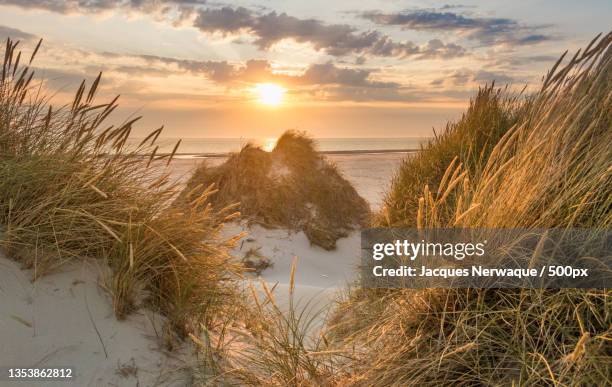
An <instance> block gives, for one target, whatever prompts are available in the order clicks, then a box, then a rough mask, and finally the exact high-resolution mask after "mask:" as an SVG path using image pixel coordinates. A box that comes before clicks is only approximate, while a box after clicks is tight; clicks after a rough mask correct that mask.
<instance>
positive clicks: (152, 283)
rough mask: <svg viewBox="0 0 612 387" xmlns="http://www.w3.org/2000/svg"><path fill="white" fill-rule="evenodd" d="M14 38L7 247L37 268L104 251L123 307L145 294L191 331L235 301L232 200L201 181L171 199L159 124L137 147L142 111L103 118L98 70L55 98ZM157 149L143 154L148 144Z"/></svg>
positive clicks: (1, 112) (2, 195) (5, 102)
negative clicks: (68, 96)
mask: <svg viewBox="0 0 612 387" xmlns="http://www.w3.org/2000/svg"><path fill="white" fill-rule="evenodd" d="M16 47H17V42H13V41H11V40H10V39H9V40H7V45H6V49H5V56H4V61H3V67H2V78H0V225H1V227H2V232H1V234H0V235H1V237H2V238H1V242H2V247H3V249H4V250H5V252H6V253H7V255H8V256H9V257H11V258H13V259H17V260H19V261H21V262H23V263H24V265H25V266H26V267H28V268H31V269H32V270H33V274H34V277H35V278H36V277H39V276H41V275H44V274H46V273H48V272H50V271H52V270H56V269H58V268H59V267H61V265H63V264H65V263H67V262H70V261H74V260H80V259H85V258H94V259H100V260H102V261H103V262H105V263H107V264H108V265H109V266H110V268H111V269H112V273H113V274H112V278H111V279H110V281H109V283H108V284H107V286H108V290H109V292H110V294H111V295H112V299H113V304H114V310H115V313H116V315H117V317H119V318H122V317H124V316H125V315H126V314H128V313H129V312H131V311H132V310H134V309H135V308H137V307H138V306H140V305H142V304H143V303H147V304H148V305H149V306H151V307H153V308H156V309H158V310H160V311H161V312H162V313H163V314H165V315H166V316H167V317H168V321H169V327H171V328H173V329H172V330H171V331H173V332H177V333H179V334H180V335H184V334H185V333H187V332H191V331H194V330H198V329H199V327H200V324H202V323H210V321H211V318H212V316H213V315H214V313H215V312H221V311H222V309H223V305H224V304H225V303H226V302H229V301H230V300H231V294H232V292H233V287H232V286H230V285H229V283H230V282H231V281H232V279H234V278H235V274H236V273H237V272H238V271H239V268H238V267H237V266H236V265H234V264H233V263H232V262H231V261H230V258H231V257H230V255H229V253H228V251H229V248H230V247H231V246H232V245H233V243H234V240H233V239H231V238H230V239H223V238H221V237H220V235H219V231H220V229H221V228H222V227H223V222H224V221H226V220H228V219H230V218H232V217H233V216H235V214H233V210H232V209H231V208H218V209H213V208H212V207H211V206H209V205H208V200H209V196H210V195H211V194H213V191H212V190H210V189H209V190H204V191H203V192H201V193H200V194H199V195H198V196H197V197H193V198H192V199H191V201H190V202H185V203H183V204H182V205H181V206H180V207H176V206H174V207H173V206H170V205H169V204H171V202H172V200H173V199H174V198H175V197H176V195H177V193H178V187H177V186H175V185H173V184H170V183H169V182H168V176H167V175H166V174H165V172H164V171H163V170H162V169H161V168H160V167H159V166H160V165H162V163H164V164H165V163H169V162H170V160H171V158H172V155H168V156H156V149H157V147H156V146H155V141H156V139H157V137H158V136H159V134H160V133H161V130H162V129H161V128H160V129H158V130H155V131H153V132H152V133H151V134H150V135H149V136H148V137H147V138H146V139H145V140H144V141H143V142H142V143H141V144H140V145H139V146H137V147H133V148H128V147H127V145H126V140H127V138H128V137H129V135H130V132H131V129H132V125H133V124H134V123H135V122H136V121H137V120H138V118H134V119H131V120H129V121H127V122H125V123H123V124H122V125H119V126H112V125H108V124H106V122H107V120H108V116H109V115H110V114H111V113H112V112H113V111H114V110H115V109H116V107H117V103H116V102H117V98H115V99H113V100H112V101H110V102H108V103H97V102H95V94H96V91H97V89H98V86H99V83H100V79H101V74H100V75H99V76H98V77H97V78H96V79H95V81H94V82H93V84H92V85H91V87H89V88H87V87H86V85H85V82H83V83H82V84H81V85H80V87H79V89H78V91H77V93H76V95H75V98H74V100H73V101H72V103H70V104H67V105H65V106H60V107H55V106H52V104H51V99H50V97H49V96H48V95H46V94H45V91H44V90H45V89H44V87H43V84H42V82H38V81H36V80H35V78H34V71H33V70H32V69H31V68H30V65H31V63H32V61H33V60H34V56H35V54H36V51H37V50H38V47H40V43H39V45H38V46H37V47H36V49H35V50H34V51H33V53H32V55H31V58H28V59H29V61H28V60H26V59H24V58H25V55H24V54H23V53H22V52H20V51H18V50H17V49H16ZM143 153H144V154H149V155H150V156H149V157H148V158H143V157H141V156H140V155H141V154H143Z"/></svg>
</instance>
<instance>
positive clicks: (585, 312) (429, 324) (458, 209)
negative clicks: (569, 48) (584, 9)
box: [332, 34, 612, 386]
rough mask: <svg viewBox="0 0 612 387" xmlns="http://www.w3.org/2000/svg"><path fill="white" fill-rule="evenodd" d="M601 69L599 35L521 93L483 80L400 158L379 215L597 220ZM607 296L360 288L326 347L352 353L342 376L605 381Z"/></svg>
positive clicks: (611, 120)
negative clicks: (445, 122) (466, 104)
mask: <svg viewBox="0 0 612 387" xmlns="http://www.w3.org/2000/svg"><path fill="white" fill-rule="evenodd" d="M611 74H612V34H608V35H606V36H603V37H602V38H600V39H597V38H596V39H595V40H594V41H593V42H592V43H591V44H590V45H589V47H587V49H585V50H583V51H579V52H578V53H577V54H576V55H575V56H574V57H573V59H571V60H570V61H569V63H567V64H563V63H562V62H561V60H560V61H559V62H558V63H557V64H556V65H555V67H554V68H553V70H551V71H550V72H549V73H548V74H547V76H546V77H545V80H544V83H543V87H542V89H541V90H540V91H539V92H537V93H536V94H535V95H533V96H531V97H529V98H527V99H525V100H524V101H520V100H517V99H513V98H514V97H512V98H510V99H508V97H504V96H503V95H500V94H498V92H493V89H492V88H491V87H489V88H485V89H482V90H481V91H480V92H479V94H478V96H477V98H476V99H475V100H474V101H473V102H472V105H471V107H470V109H469V110H468V111H467V113H466V114H465V115H464V116H463V117H462V118H461V120H459V121H458V122H457V123H455V124H451V125H449V127H448V128H447V132H446V133H444V134H443V135H441V136H439V137H438V138H436V139H435V140H434V141H433V142H432V143H430V144H429V145H427V146H426V147H425V148H424V149H423V150H422V151H421V152H420V154H419V155H417V156H416V157H414V158H409V159H407V160H406V161H405V162H404V163H403V165H402V166H401V169H400V171H399V173H398V175H397V177H396V179H395V181H394V184H393V187H392V191H391V192H390V194H389V195H388V197H387V201H386V204H387V208H386V211H385V212H384V213H383V214H381V215H379V217H378V219H379V222H380V223H379V225H382V226H389V225H392V226H397V225H401V226H407V227H421V228H425V227H428V228H429V227H432V228H433V227H465V228H477V227H482V228H527V229H529V228H565V227H583V228H592V229H609V228H610V226H611V225H612V211H611V210H610V209H611V208H612V192H611V188H612V175H611V174H610V171H611V170H612V169H611V165H610V161H611V160H612V148H610V146H609V144H611V143H612V129H611V128H612V127H611V124H612V104H611V103H610V101H611V100H612V76H611ZM504 101H505V102H504ZM508 101H510V102H508ZM610 301H611V293H610V291H609V290H595V289H558V290H552V289H549V290H537V289H423V290H411V289H396V290H375V289H359V290H357V291H354V292H353V293H352V295H351V296H350V297H348V298H347V300H346V301H345V302H344V303H343V304H342V305H341V306H340V308H339V309H338V310H337V312H336V315H335V317H334V319H333V322H334V325H333V326H332V330H333V331H334V332H335V336H334V337H335V339H336V343H335V345H336V346H338V347H340V348H355V356H356V361H355V362H354V363H353V364H351V366H350V376H348V377H347V378H345V379H344V380H342V381H341V382H340V384H341V385H359V386H361V385H385V386H386V385H431V386H437V385H449V384H459V385H551V386H553V385H554V386H556V385H609V384H611V383H612V378H611V375H612V357H611V353H610V338H611V337H612V303H611V302H610Z"/></svg>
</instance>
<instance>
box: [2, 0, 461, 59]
mask: <svg viewBox="0 0 612 387" xmlns="http://www.w3.org/2000/svg"><path fill="white" fill-rule="evenodd" d="M206 4H208V3H207V1H206V0H68V1H55V0H23V1H22V0H0V5H13V6H18V7H21V8H25V9H43V10H47V11H51V12H57V13H62V14H71V13H81V14H96V13H103V12H107V11H112V10H121V11H123V12H139V13H143V14H148V15H151V16H153V17H154V18H156V19H159V20H166V21H168V22H171V23H172V24H175V25H177V24H185V23H193V24H192V26H193V27H195V28H197V29H199V30H200V31H202V32H205V33H221V34H223V35H237V34H240V33H248V34H250V35H252V36H254V38H255V42H254V43H255V45H256V46H257V47H258V48H259V49H261V50H268V49H269V48H270V47H272V46H273V45H275V44H276V43H278V42H280V41H283V40H285V39H292V40H294V41H296V42H299V43H308V44H311V45H312V46H313V48H314V49H315V50H317V51H324V52H326V53H327V54H329V55H332V56H336V57H339V56H346V55H359V56H367V55H369V56H378V57H399V58H405V57H414V58H416V59H428V58H452V57H457V56H462V55H464V54H465V50H464V49H463V48H462V47H460V46H459V45H457V44H444V43H442V42H441V41H439V40H435V41H431V42H430V43H429V44H426V45H424V46H419V45H418V44H416V43H414V42H411V41H403V42H398V41H394V40H393V39H391V38H390V37H389V36H387V35H385V34H383V33H381V32H379V31H376V30H370V31H359V30H357V29H356V28H355V27H353V26H351V25H348V24H326V23H324V22H322V21H319V20H316V19H300V18H298V17H295V16H291V15H288V14H286V13H277V12H275V11H271V12H268V13H257V12H255V11H253V10H250V9H247V8H244V7H237V8H233V7H228V6H225V7H221V8H203V7H204V6H205V5H206ZM432 43H434V44H432Z"/></svg>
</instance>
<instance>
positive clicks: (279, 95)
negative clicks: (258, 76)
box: [254, 83, 287, 106]
mask: <svg viewBox="0 0 612 387" xmlns="http://www.w3.org/2000/svg"><path fill="white" fill-rule="evenodd" d="M286 91H287V90H286V89H285V88H284V87H282V86H279V85H277V84H274V83H259V84H257V85H256V86H255V89H254V92H255V94H256V95H257V98H258V100H259V103H261V104H263V105H268V106H278V105H280V104H281V102H283V97H284V96H285V92H286Z"/></svg>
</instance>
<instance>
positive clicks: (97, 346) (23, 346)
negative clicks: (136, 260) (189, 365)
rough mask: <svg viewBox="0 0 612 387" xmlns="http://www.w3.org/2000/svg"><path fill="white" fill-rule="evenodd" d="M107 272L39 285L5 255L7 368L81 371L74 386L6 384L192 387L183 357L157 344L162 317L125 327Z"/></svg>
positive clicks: (2, 338) (78, 268) (86, 269)
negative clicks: (103, 283) (104, 280)
mask: <svg viewBox="0 0 612 387" xmlns="http://www.w3.org/2000/svg"><path fill="white" fill-rule="evenodd" d="M100 274H101V270H100V268H99V267H97V266H96V265H95V264H93V263H87V262H81V263H76V264H72V265H70V266H67V267H65V268H64V269H63V270H62V272H61V273H57V274H50V275H48V276H45V277H43V278H41V279H39V280H38V281H36V282H34V283H32V282H31V281H30V278H31V275H30V273H29V272H27V271H24V270H21V269H20V268H19V266H18V264H16V263H14V262H12V261H9V260H7V259H5V258H3V257H0V346H1V348H0V367H3V366H4V367H20V368H30V367H43V368H48V367H74V369H75V378H73V379H72V380H71V381H70V382H68V381H66V382H49V381H47V382H42V383H41V382H36V383H35V382H9V381H7V380H1V379H0V386H44V385H49V386H54V385H55V386H64V385H66V386H136V385H140V386H154V385H164V386H167V385H185V380H186V375H185V374H183V373H182V372H181V371H177V370H176V369H177V368H178V367H181V366H183V365H184V361H183V360H181V359H180V351H178V352H177V351H175V352H173V353H172V354H166V353H165V352H164V351H163V349H162V348H161V345H160V340H158V338H157V334H156V329H157V331H158V332H159V326H160V325H161V324H160V323H161V320H160V317H159V316H158V315H155V314H153V313H151V312H147V311H143V310H141V311H139V312H137V313H134V314H132V315H130V316H129V317H128V318H127V319H126V320H125V321H117V319H116V318H115V316H114V314H113V310H112V305H111V300H110V298H109V297H108V295H107V294H105V293H104V292H103V290H102V289H101V288H100V287H99V286H98V281H99V278H100V277H101V276H100ZM92 320H93V322H92ZM94 324H95V325H94ZM96 330H97V331H98V332H99V334H100V337H98V333H96ZM102 343H103V344H102ZM105 351H106V353H107V354H105ZM120 369H123V371H124V372H125V375H121V372H120Z"/></svg>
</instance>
